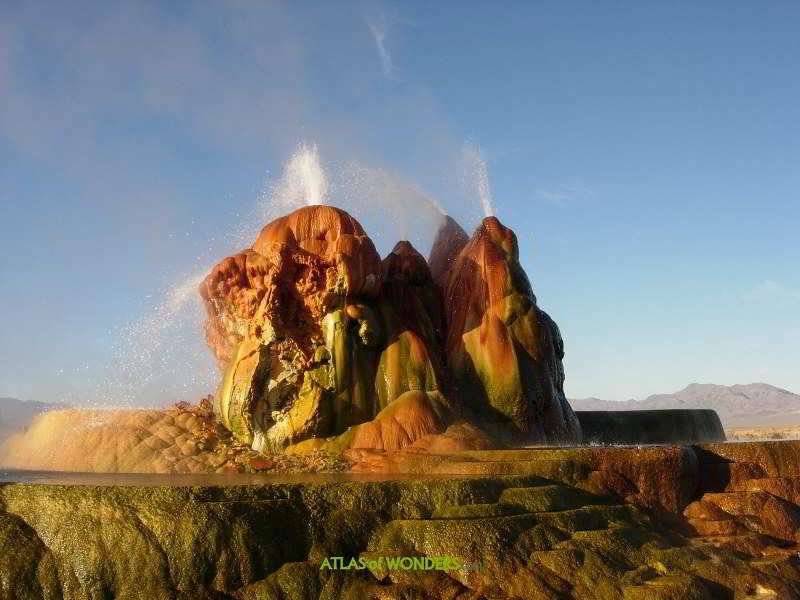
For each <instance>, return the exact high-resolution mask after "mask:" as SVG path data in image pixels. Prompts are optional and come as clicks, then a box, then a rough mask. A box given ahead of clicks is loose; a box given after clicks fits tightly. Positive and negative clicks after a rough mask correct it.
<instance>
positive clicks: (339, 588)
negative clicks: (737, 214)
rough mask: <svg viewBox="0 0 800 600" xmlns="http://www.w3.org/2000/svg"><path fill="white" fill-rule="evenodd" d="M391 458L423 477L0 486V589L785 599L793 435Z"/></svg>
mask: <svg viewBox="0 0 800 600" xmlns="http://www.w3.org/2000/svg"><path fill="white" fill-rule="evenodd" d="M731 448H733V449H731ZM349 452H350V453H351V454H360V455H362V459H363V460H364V461H366V460H370V459H369V457H374V456H375V455H376V454H377V453H376V452H375V451H370V450H351V451H349ZM400 455H403V451H401V452H399V453H395V455H394V456H395V458H397V457H398V456H400ZM404 456H405V459H404V460H406V461H407V463H406V465H405V468H406V470H405V471H404V472H406V473H408V472H422V471H425V470H430V472H431V476H425V475H419V476H418V477H411V478H408V477H402V476H398V475H391V474H390V475H389V476H388V477H386V476H384V477H383V478H381V477H375V476H373V475H369V474H365V475H363V476H362V478H361V479H359V478H357V477H356V476H355V475H349V476H342V477H340V478H339V479H338V480H337V479H333V478H331V477H330V476H328V477H325V476H311V477H307V478H305V479H304V480H303V481H302V482H298V481H295V480H293V479H292V478H289V477H287V478H286V479H285V480H281V479H279V478H275V477H267V478H261V479H259V477H260V476H257V475H256V476H252V478H245V477H243V476H233V477H232V478H231V477H230V476H225V475H209V476H206V478H205V479H199V480H196V481H195V482H194V484H191V485H185V484H182V485H173V486H164V485H159V484H158V483H154V482H152V481H149V479H148V478H152V477H153V476H147V475H144V476H141V478H137V477H135V476H131V477H129V479H128V480H127V482H128V484H129V485H122V486H107V485H105V486H104V485H102V484H100V483H99V482H94V483H93V482H92V481H91V479H90V478H88V479H87V478H86V477H81V481H82V482H83V485H75V484H71V483H70V480H71V479H70V477H72V478H75V479H77V478H78V476H62V479H61V480H58V479H56V480H55V481H52V482H48V483H52V485H31V484H25V483H4V484H0V543H2V547H3V548H4V549H7V551H4V552H0V597H2V598H9V599H10V598H15V599H16V598H20V599H22V598H24V599H31V600H34V599H36V600H38V599H54V600H55V599H60V600H73V599H75V600H84V599H86V598H116V599H118V600H125V599H131V600H138V599H141V598H174V599H186V600H188V599H214V600H234V599H237V600H251V599H252V600H261V599H264V598H270V599H271V598H275V599H292V600H312V599H317V598H320V599H325V600H334V599H338V598H353V599H355V598H359V599H360V598H369V599H416V598H419V599H440V598H452V599H456V598H458V599H467V598H470V599H478V598H495V599H497V600H512V599H520V598H525V599H528V598H530V599H531V600H620V599H622V600H640V599H644V600H720V599H730V600H733V599H739V598H741V599H745V598H763V599H770V598H771V599H776V600H777V599H780V600H797V599H798V598H800V560H799V559H798V549H800V548H799V547H798V526H800V520H799V519H798V511H800V507H798V506H797V501H798V498H797V493H798V489H800V486H798V485H797V482H798V480H800V470H798V465H799V464H800V442H781V443H775V444H770V443H759V442H753V443H743V444H734V445H723V444H708V445H702V446H695V447H661V448H581V449H549V448H545V449H519V450H512V451H483V452H476V451H472V452H463V453H461V454H450V455H448V456H441V455H440V456H433V455H420V454H417V453H414V452H406V453H405V454H404ZM361 464H362V465H366V463H365V462H362V463H361ZM409 467H410V469H411V470H410V471H409V470H408V468H409ZM431 467H435V468H433V469H431ZM447 473H462V474H467V473H470V474H472V475H473V476H472V477H464V476H459V475H452V474H451V475H447ZM477 474H480V475H481V476H479V477H478V476H475V475H477ZM191 477H197V476H191ZM215 480H216V484H215ZM334 557H341V558H340V559H339V560H340V561H341V562H337V561H336V560H334ZM402 557H407V558H406V561H408V562H406V564H411V565H413V563H411V562H410V561H412V560H413V558H416V559H417V561H418V562H419V564H421V565H423V566H424V565H432V566H435V564H436V563H435V562H434V561H435V560H436V559H439V565H440V567H441V568H439V569H436V568H430V566H429V567H428V569H429V570H426V569H423V570H419V569H408V568H402V564H403V563H400V565H397V564H394V563H390V562H389V561H390V560H391V561H394V560H395V559H399V558H402ZM443 558H447V559H448V561H449V562H448V563H446V564H445V563H442V562H441V559H443ZM422 559H428V561H425V562H422ZM351 561H352V562H351ZM345 567H350V568H345Z"/></svg>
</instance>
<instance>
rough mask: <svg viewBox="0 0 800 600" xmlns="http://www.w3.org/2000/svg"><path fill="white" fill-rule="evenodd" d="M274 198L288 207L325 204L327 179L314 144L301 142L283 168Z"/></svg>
mask: <svg viewBox="0 0 800 600" xmlns="http://www.w3.org/2000/svg"><path fill="white" fill-rule="evenodd" d="M275 196H276V197H278V198H280V199H281V200H282V202H284V203H286V204H288V205H294V204H306V205H308V206H314V205H317V204H325V201H326V200H327V196H328V179H327V177H326V175H325V170H324V169H323V168H322V164H321V163H320V160H319V149H318V148H317V145H316V144H310V145H309V144H306V143H305V142H302V143H301V144H300V145H299V146H298V148H297V150H295V152H294V154H292V156H291V158H290V159H289V161H288V162H287V163H286V166H285V167H284V173H283V176H282V177H281V180H280V181H279V182H278V189H277V190H276V193H275Z"/></svg>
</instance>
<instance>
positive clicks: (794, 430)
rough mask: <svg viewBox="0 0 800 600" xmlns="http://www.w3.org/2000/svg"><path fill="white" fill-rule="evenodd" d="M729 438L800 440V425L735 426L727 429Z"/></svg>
mask: <svg viewBox="0 0 800 600" xmlns="http://www.w3.org/2000/svg"><path fill="white" fill-rule="evenodd" d="M725 436H726V437H727V439H729V440H740V441H753V440H799V439H800V425H793V426H789V427H734V428H731V429H726V430H725Z"/></svg>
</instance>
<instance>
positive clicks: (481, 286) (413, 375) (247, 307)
mask: <svg viewBox="0 0 800 600" xmlns="http://www.w3.org/2000/svg"><path fill="white" fill-rule="evenodd" d="M200 293H201V295H202V297H203V300H204V302H205V307H206V311H207V313H208V320H207V323H206V339H207V341H208V344H209V346H210V348H211V349H212V351H213V352H214V354H215V356H216V357H217V359H218V362H219V364H220V367H221V368H223V369H224V375H223V380H222V384H221V385H220V388H219V391H218V392H217V395H216V412H217V414H218V415H219V419H220V422H221V423H222V424H223V426H225V427H226V428H227V429H229V430H230V431H231V432H232V434H233V435H234V437H236V438H237V439H238V440H240V441H241V442H242V443H243V444H246V445H248V446H250V447H251V448H253V449H254V450H256V451H258V452H264V453H276V452H284V451H287V452H291V453H294V454H297V453H300V452H308V451H317V450H320V449H326V450H329V451H335V450H341V449H346V448H373V449H377V450H396V449H399V448H402V447H406V446H413V445H414V444H415V443H417V442H419V441H420V440H422V438H427V437H429V436H431V435H437V434H443V433H444V432H445V431H446V430H447V429H448V428H449V427H450V426H451V425H461V424H464V425H467V424H469V425H472V429H470V428H467V427H462V428H461V435H460V436H459V437H458V440H459V442H460V446H459V449H468V448H475V449H477V448H483V447H485V446H486V441H485V440H486V438H487V436H491V437H492V438H494V439H495V440H498V441H499V442H500V441H503V440H505V439H506V438H508V439H511V440H515V441H518V440H523V441H526V442H577V441H579V439H580V426H579V424H578V421H577V419H576V418H575V415H574V413H573V412H572V410H571V409H570V408H569V405H568V403H567V401H566V399H565V397H564V393H563V381H564V372H563V367H562V363H561V361H562V358H563V355H564V352H563V342H562V340H561V336H560V334H559V332H558V327H557V326H556V325H555V323H554V322H553V321H552V320H551V319H550V318H549V317H548V316H547V315H546V314H545V313H544V312H543V311H541V310H540V309H539V308H538V307H537V306H536V298H535V296H534V295H533V292H532V290H531V286H530V283H529V281H528V279H527V276H526V275H525V273H524V271H523V270H522V267H521V266H520V264H519V260H518V249H517V241H516V236H515V235H514V233H513V232H512V231H511V230H510V229H507V228H505V227H503V226H502V225H501V224H500V223H499V221H497V219H495V218H494V217H492V218H490V219H486V220H485V221H484V223H482V224H481V226H479V227H478V229H477V230H476V232H475V234H474V236H473V238H472V239H468V238H467V235H466V234H465V233H464V232H463V230H462V229H461V228H460V227H459V226H458V224H457V223H455V221H453V220H452V219H451V218H447V219H446V220H445V223H444V225H443V227H442V229H441V231H440V234H439V236H438V238H437V241H436V243H435V244H434V248H433V251H432V255H431V262H430V265H429V263H428V261H426V260H425V258H424V257H423V256H421V255H420V254H419V253H418V252H417V251H416V250H415V249H414V248H413V247H412V246H411V244H410V243H408V242H399V243H398V244H397V245H396V246H395V247H394V249H393V250H392V252H390V253H389V255H388V256H386V257H385V258H384V259H383V260H381V259H380V257H379V256H378V254H377V252H376V250H375V247H374V246H373V244H372V242H371V240H370V239H369V237H368V236H367V234H366V233H365V232H364V230H363V229H362V227H361V225H360V224H359V223H358V222H357V221H356V220H355V219H354V218H353V217H352V216H350V215H349V214H348V213H346V212H344V211H342V210H340V209H337V208H334V207H329V206H309V207H304V208H301V209H298V210H296V211H294V212H293V213H291V214H289V215H286V216H285V217H281V218H280V219H277V220H275V221H273V222H272V223H269V224H268V225H266V226H265V227H264V229H263V230H262V231H261V233H260V235H259V236H258V238H257V240H256V241H255V243H254V244H253V246H252V247H250V248H247V249H245V250H243V251H242V252H239V253H237V254H235V255H233V256H230V257H228V258H226V259H224V260H222V261H221V262H220V263H218V264H217V265H216V266H215V267H214V268H213V269H212V271H211V273H209V275H208V276H207V277H206V279H205V280H204V281H203V283H202V285H201V287H200ZM398 415H402V417H400V416H398ZM469 432H475V434H476V435H475V437H474V439H469V436H468V435H467V434H468V433H469ZM454 439H455V438H453V437H450V439H449V440H447V441H448V443H449V444H450V445H453V443H454V441H453V440H454ZM430 442H431V440H427V441H426V442H422V443H424V444H426V445H430Z"/></svg>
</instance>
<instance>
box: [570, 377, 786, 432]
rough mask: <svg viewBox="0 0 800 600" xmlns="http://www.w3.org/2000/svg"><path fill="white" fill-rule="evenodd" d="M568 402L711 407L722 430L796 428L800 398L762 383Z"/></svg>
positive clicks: (606, 406) (577, 405)
mask: <svg viewBox="0 0 800 600" xmlns="http://www.w3.org/2000/svg"><path fill="white" fill-rule="evenodd" d="M569 403H570V405H571V406H572V408H573V409H575V410H646V409H664V408H713V409H714V410H716V411H717V414H719V418H720V419H721V420H722V424H723V426H724V427H726V428H730V427H784V426H787V427H788V426H792V425H800V395H798V394H794V393H792V392H790V391H788V390H784V389H781V388H777V387H775V386H772V385H768V384H766V383H751V384H748V385H731V386H727V385H713V384H710V383H692V384H691V385H688V386H686V387H685V388H684V389H682V390H681V391H679V392H675V393H674V394H654V395H653V396H648V397H647V398H645V399H644V400H625V401H622V402H617V401H613V400H600V399H598V398H584V399H581V400H570V401H569Z"/></svg>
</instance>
